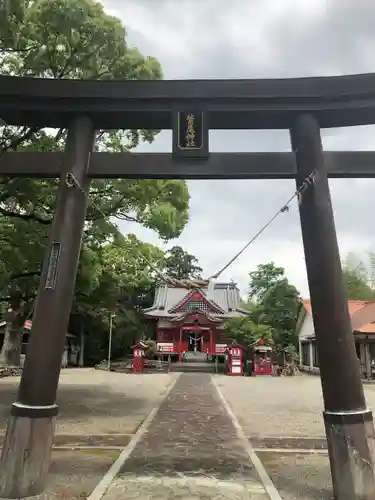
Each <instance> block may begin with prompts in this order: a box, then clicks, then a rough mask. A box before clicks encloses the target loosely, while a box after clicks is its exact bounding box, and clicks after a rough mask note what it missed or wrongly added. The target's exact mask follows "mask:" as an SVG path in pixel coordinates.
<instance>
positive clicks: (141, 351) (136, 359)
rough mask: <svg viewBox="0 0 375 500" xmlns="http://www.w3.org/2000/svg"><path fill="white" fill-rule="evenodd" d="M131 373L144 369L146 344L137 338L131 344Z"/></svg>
mask: <svg viewBox="0 0 375 500" xmlns="http://www.w3.org/2000/svg"><path fill="white" fill-rule="evenodd" d="M132 349H133V357H132V373H140V372H143V371H144V369H145V353H146V349H147V344H145V343H144V342H142V341H141V340H139V341H138V342H137V343H136V344H134V345H133V347H132Z"/></svg>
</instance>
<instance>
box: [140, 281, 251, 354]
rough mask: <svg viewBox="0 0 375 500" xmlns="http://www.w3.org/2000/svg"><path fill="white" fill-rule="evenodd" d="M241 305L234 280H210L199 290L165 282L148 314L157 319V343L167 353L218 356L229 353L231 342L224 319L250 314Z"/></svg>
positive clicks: (148, 309)
mask: <svg viewBox="0 0 375 500" xmlns="http://www.w3.org/2000/svg"><path fill="white" fill-rule="evenodd" d="M239 304H240V293H239V289H238V288H237V285H236V283H233V282H232V283H215V282H210V284H209V285H208V287H206V288H202V289H199V290H187V289H186V288H174V287H170V286H167V285H165V286H160V287H158V288H157V289H156V293H155V298H154V304H153V305H152V307H149V308H147V309H144V314H145V316H146V317H147V318H149V319H150V320H154V321H155V330H156V342H157V346H158V350H159V351H160V352H161V353H163V355H165V356H169V355H171V357H172V358H175V359H180V360H181V359H182V357H183V354H184V353H187V352H189V351H192V352H200V353H203V354H206V355H207V356H208V358H209V359H214V358H215V357H216V356H223V355H224V354H225V349H226V346H227V344H228V343H229V342H230V339H229V338H228V336H227V334H226V332H225V330H224V328H223V323H224V321H225V320H226V319H228V318H232V317H236V316H247V315H248V313H247V312H246V311H244V310H241V309H240V308H239Z"/></svg>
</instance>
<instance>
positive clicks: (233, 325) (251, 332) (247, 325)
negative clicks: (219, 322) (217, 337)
mask: <svg viewBox="0 0 375 500" xmlns="http://www.w3.org/2000/svg"><path fill="white" fill-rule="evenodd" d="M224 329H225V331H226V332H227V333H228V335H229V336H230V337H231V338H232V339H233V340H235V341H236V342H238V343H239V344H242V345H243V346H245V347H249V346H251V345H252V344H254V343H255V342H257V341H258V340H260V339H263V340H264V341H265V342H266V343H267V344H272V343H273V330H272V327H271V326H270V325H267V324H259V323H255V322H254V321H253V320H252V319H251V318H250V317H249V316H241V317H234V318H229V319H227V320H226V321H225V323H224Z"/></svg>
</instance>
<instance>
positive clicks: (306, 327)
mask: <svg viewBox="0 0 375 500" xmlns="http://www.w3.org/2000/svg"><path fill="white" fill-rule="evenodd" d="M311 335H314V323H313V318H312V314H311V313H306V316H305V318H304V320H303V323H302V326H301V330H300V332H299V340H300V342H302V341H303V340H305V339H306V338H307V337H311Z"/></svg>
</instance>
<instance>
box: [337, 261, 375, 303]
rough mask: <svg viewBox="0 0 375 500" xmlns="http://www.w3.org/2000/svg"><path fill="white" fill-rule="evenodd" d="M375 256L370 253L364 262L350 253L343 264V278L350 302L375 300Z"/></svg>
mask: <svg viewBox="0 0 375 500" xmlns="http://www.w3.org/2000/svg"><path fill="white" fill-rule="evenodd" d="M374 272H375V254H374V253H372V252H369V253H368V254H367V259H366V260H362V259H361V258H359V257H358V256H357V255H356V254H355V253H353V252H352V253H349V255H348V256H347V257H346V259H345V261H344V263H343V276H344V283H345V286H346V292H347V295H348V299H349V300H375V287H374V278H375V276H374Z"/></svg>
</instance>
